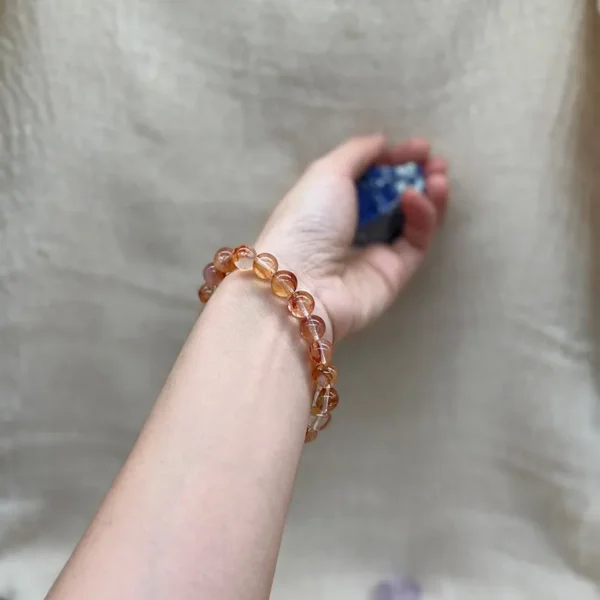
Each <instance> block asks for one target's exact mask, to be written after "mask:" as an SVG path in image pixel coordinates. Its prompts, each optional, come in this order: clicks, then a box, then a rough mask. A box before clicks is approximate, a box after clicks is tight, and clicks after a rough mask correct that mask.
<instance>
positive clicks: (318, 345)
mask: <svg viewBox="0 0 600 600" xmlns="http://www.w3.org/2000/svg"><path fill="white" fill-rule="evenodd" d="M308 355H309V356H310V360H312V361H313V362H314V363H316V364H322V365H327V364H329V363H330V362H331V358H332V356H333V344H332V343H331V342H330V341H329V340H315V341H314V342H313V343H312V344H311V345H310V348H309V349H308Z"/></svg>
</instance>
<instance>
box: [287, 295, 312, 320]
mask: <svg viewBox="0 0 600 600" xmlns="http://www.w3.org/2000/svg"><path fill="white" fill-rule="evenodd" d="M288 309H289V311H290V312H291V313H292V314H293V315H294V316H295V317H296V318H298V319H306V318H307V317H310V315H312V311H313V310H315V299H314V298H313V297H312V296H311V295H310V294H309V293H308V292H303V291H300V292H294V293H293V294H292V295H291V296H290V298H289V300H288Z"/></svg>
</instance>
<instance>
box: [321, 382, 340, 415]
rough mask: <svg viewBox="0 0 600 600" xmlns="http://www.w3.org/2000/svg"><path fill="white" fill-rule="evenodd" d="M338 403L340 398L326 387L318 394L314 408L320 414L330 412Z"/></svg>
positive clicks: (334, 391) (331, 389) (335, 392)
mask: <svg viewBox="0 0 600 600" xmlns="http://www.w3.org/2000/svg"><path fill="white" fill-rule="evenodd" d="M339 403H340V397H339V394H338V393H337V391H336V390H335V389H334V388H332V387H326V388H323V389H322V390H321V391H320V392H319V395H318V396H317V400H316V402H315V407H316V408H317V409H318V410H320V411H321V412H331V411H332V410H335V407H336V406H337V405H338V404H339Z"/></svg>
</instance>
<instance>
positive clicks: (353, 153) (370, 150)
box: [319, 134, 386, 179]
mask: <svg viewBox="0 0 600 600" xmlns="http://www.w3.org/2000/svg"><path fill="white" fill-rule="evenodd" d="M385 145H386V141H385V137H384V136H383V135H380V134H378V135H369V136H362V137H353V138H350V139H349V140H348V141H347V142H344V143H343V144H342V145H341V146H338V147H337V148H335V149H334V150H332V151H331V152H330V153H329V154H326V155H325V156H324V157H323V158H322V159H321V160H320V161H319V162H320V163H322V164H323V165H326V166H327V168H329V169H332V170H334V171H336V172H337V173H339V174H341V175H344V176H346V177H350V178H352V179H358V178H359V177H360V176H361V175H362V174H363V173H364V171H365V170H366V169H367V168H368V167H369V166H370V165H371V164H373V163H374V162H376V161H377V159H378V158H379V157H380V156H381V155H382V153H383V152H384V151H385Z"/></svg>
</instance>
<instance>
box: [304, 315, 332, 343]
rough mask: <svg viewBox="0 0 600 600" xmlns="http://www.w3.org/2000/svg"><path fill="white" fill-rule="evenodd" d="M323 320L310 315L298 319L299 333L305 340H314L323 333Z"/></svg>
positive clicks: (324, 328) (319, 337) (318, 338)
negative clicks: (300, 319)
mask: <svg viewBox="0 0 600 600" xmlns="http://www.w3.org/2000/svg"><path fill="white" fill-rule="evenodd" d="M325 330H326V327H325V321H323V319H321V317H317V316H316V315H311V316H310V317H307V318H306V319H302V321H300V335H301V336H302V337H303V338H304V339H305V340H306V341H307V342H316V341H317V340H320V339H321V338H322V337H323V336H324V335H325Z"/></svg>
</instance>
